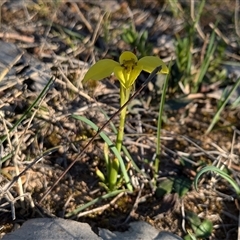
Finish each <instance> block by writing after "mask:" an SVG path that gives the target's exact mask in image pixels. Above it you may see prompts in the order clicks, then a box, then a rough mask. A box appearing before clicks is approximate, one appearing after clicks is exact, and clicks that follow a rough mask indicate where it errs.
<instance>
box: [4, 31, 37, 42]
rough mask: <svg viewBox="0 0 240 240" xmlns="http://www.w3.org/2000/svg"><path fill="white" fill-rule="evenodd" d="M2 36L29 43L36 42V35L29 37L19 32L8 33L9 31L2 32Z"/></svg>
mask: <svg viewBox="0 0 240 240" xmlns="http://www.w3.org/2000/svg"><path fill="white" fill-rule="evenodd" d="M0 38H3V39H14V40H18V41H21V42H27V43H34V40H35V39H34V37H29V36H26V35H20V34H18V33H7V32H0Z"/></svg>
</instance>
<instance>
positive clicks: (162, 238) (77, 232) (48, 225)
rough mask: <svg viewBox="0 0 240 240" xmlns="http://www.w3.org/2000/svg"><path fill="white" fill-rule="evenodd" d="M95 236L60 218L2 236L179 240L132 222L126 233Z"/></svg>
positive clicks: (11, 238)
mask: <svg viewBox="0 0 240 240" xmlns="http://www.w3.org/2000/svg"><path fill="white" fill-rule="evenodd" d="M99 235H100V237H99V236H97V235H96V234H95V233H94V232H93V231H92V229H91V227H90V226H89V225H88V224H87V223H81V222H77V221H72V220H66V219H62V218H35V219H31V220H28V221H26V222H25V223H24V224H23V225H22V227H20V228H19V229H17V230H15V231H13V232H11V233H8V234H6V235H5V236H3V238H2V239H3V240H16V239H18V240H22V239H24V240H46V239H51V240H61V239H64V240H73V239H82V240H89V239H91V240H100V239H103V240H123V239H127V240H140V239H143V240H181V238H179V237H178V236H176V235H174V234H172V233H169V232H166V231H163V232H159V231H158V230H157V229H155V228H154V227H152V226H151V225H149V224H148V223H146V222H133V223H130V227H129V229H128V231H126V232H117V231H116V232H111V231H109V230H108V229H99Z"/></svg>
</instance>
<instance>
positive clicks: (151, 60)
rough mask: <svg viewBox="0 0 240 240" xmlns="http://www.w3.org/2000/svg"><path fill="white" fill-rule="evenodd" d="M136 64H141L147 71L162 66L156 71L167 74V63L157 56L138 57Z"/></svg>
mask: <svg viewBox="0 0 240 240" xmlns="http://www.w3.org/2000/svg"><path fill="white" fill-rule="evenodd" d="M138 64H140V65H142V68H143V70H144V71H146V72H148V73H151V72H152V71H153V70H154V69H155V68H156V67H158V66H162V69H161V70H160V71H159V72H158V73H162V74H168V72H169V70H168V67H167V65H166V64H165V63H164V62H163V61H162V60H161V59H160V58H159V57H153V56H146V57H143V58H141V59H139V61H138Z"/></svg>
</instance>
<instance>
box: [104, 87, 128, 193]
mask: <svg viewBox="0 0 240 240" xmlns="http://www.w3.org/2000/svg"><path fill="white" fill-rule="evenodd" d="M130 92H131V88H128V89H126V88H124V87H123V86H122V85H120V105H121V106H123V104H124V103H126V102H127V101H128V99H129V97H130ZM126 115H127V107H125V108H123V109H122V111H121V113H120V123H119V128H118V133H117V139H116V148H117V150H118V152H119V153H120V152H121V149H122V142H123V137H124V126H125V120H126ZM118 172H119V161H118V159H117V158H114V159H113V160H111V161H110V171H109V188H110V191H112V190H113V189H114V187H115V186H116V184H117V176H118Z"/></svg>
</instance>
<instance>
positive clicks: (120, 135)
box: [116, 85, 131, 152]
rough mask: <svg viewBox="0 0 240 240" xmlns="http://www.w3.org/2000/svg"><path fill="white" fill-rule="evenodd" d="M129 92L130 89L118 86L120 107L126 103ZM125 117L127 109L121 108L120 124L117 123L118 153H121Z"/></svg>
mask: <svg viewBox="0 0 240 240" xmlns="http://www.w3.org/2000/svg"><path fill="white" fill-rule="evenodd" d="M130 92H131V88H130V89H126V88H124V87H123V86H122V85H121V86H120V105H121V106H123V104H125V103H126V102H127V101H128V99H129V97H130ZM126 115H127V107H125V108H123V109H122V111H121V113H120V122H119V128H118V133H117V141H116V148H117V150H118V151H119V152H121V149H122V142H123V137H124V126H125V120H126Z"/></svg>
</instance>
